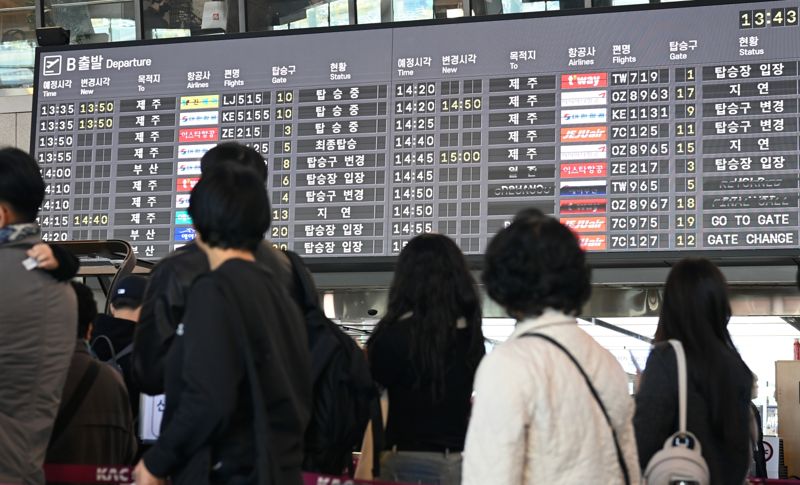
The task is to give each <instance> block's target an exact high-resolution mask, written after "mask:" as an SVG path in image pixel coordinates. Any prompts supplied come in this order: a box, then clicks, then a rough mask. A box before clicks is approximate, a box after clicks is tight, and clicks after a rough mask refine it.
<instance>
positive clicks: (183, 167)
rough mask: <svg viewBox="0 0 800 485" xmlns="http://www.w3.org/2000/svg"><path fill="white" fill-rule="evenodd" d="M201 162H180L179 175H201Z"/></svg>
mask: <svg viewBox="0 0 800 485" xmlns="http://www.w3.org/2000/svg"><path fill="white" fill-rule="evenodd" d="M200 173H201V172H200V162H199V161H198V162H178V175H200Z"/></svg>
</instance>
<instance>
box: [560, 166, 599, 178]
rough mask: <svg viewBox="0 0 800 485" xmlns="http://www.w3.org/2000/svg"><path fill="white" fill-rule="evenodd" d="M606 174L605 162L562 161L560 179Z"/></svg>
mask: <svg viewBox="0 0 800 485" xmlns="http://www.w3.org/2000/svg"><path fill="white" fill-rule="evenodd" d="M606 175H608V164H606V162H586V163H564V164H562V165H561V178H562V179H577V178H587V177H605V176H606Z"/></svg>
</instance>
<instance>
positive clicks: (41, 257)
mask: <svg viewBox="0 0 800 485" xmlns="http://www.w3.org/2000/svg"><path fill="white" fill-rule="evenodd" d="M28 256H29V257H31V258H33V259H35V260H36V261H37V262H38V263H39V266H37V268H39V269H43V270H45V271H53V270H56V269H58V260H57V259H56V258H55V257H54V256H53V249H52V248H51V247H50V245H49V244H45V243H39V244H37V245H35V246H34V247H32V248H30V249H29V250H28Z"/></svg>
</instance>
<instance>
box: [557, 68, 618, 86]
mask: <svg viewBox="0 0 800 485" xmlns="http://www.w3.org/2000/svg"><path fill="white" fill-rule="evenodd" d="M607 87H608V74H607V73H605V72H583V73H577V74H562V75H561V89H584V88H607Z"/></svg>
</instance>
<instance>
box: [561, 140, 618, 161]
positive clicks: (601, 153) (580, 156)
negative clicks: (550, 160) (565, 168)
mask: <svg viewBox="0 0 800 485" xmlns="http://www.w3.org/2000/svg"><path fill="white" fill-rule="evenodd" d="M607 154H608V149H607V147H606V145H605V143H602V144H596V145H563V146H562V147H561V160H593V159H598V158H606V155H607Z"/></svg>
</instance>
